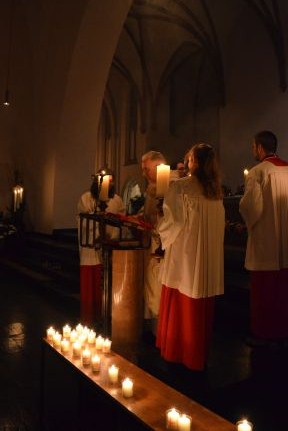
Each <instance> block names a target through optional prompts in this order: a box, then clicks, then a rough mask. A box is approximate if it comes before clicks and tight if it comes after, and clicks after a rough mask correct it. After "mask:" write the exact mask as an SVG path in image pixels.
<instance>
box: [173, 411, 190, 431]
mask: <svg viewBox="0 0 288 431" xmlns="http://www.w3.org/2000/svg"><path fill="white" fill-rule="evenodd" d="M191 425H192V418H191V416H188V415H186V414H181V415H180V416H179V418H178V428H177V431H190V430H191Z"/></svg>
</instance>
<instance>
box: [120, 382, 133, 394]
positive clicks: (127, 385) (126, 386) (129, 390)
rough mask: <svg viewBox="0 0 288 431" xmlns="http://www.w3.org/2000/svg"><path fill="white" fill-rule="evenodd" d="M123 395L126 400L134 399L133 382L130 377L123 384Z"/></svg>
mask: <svg viewBox="0 0 288 431" xmlns="http://www.w3.org/2000/svg"><path fill="white" fill-rule="evenodd" d="M122 395H123V397H125V398H130V397H133V382H132V380H131V379H129V378H128V377H126V379H124V380H123V382H122Z"/></svg>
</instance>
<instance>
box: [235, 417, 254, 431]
mask: <svg viewBox="0 0 288 431" xmlns="http://www.w3.org/2000/svg"><path fill="white" fill-rule="evenodd" d="M236 426H237V431H252V430H253V424H252V422H249V421H247V419H242V420H241V421H238V422H237V423H236Z"/></svg>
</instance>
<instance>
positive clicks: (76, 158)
mask: <svg viewBox="0 0 288 431" xmlns="http://www.w3.org/2000/svg"><path fill="white" fill-rule="evenodd" d="M32 3H33V7H32V4H31V3H30V4H29V5H28V4H24V2H20V6H19V5H18V7H17V16H18V18H17V19H18V21H19V22H18V24H17V33H15V36H16V35H17V38H16V39H15V42H16V41H17V44H16V47H17V49H16V48H15V50H14V51H13V63H12V64H14V66H15V65H16V66H17V67H16V66H15V68H14V67H13V69H12V72H11V83H12V82H13V85H14V87H13V97H15V101H14V102H15V103H13V105H12V104H11V106H10V107H9V110H4V109H3V107H1V110H0V120H1V122H0V140H1V148H0V157H1V164H0V168H1V173H0V179H3V181H1V185H0V192H1V199H0V211H6V207H7V205H8V204H9V201H11V187H12V183H13V172H14V171H15V170H16V169H18V170H19V171H20V172H21V175H22V176H23V182H24V186H25V190H26V196H27V208H26V211H25V212H26V214H25V217H26V219H27V220H26V223H27V226H28V227H29V229H34V230H36V231H40V232H44V233H51V232H52V230H53V229H57V228H71V227H75V226H76V205H77V200H78V198H79V196H80V194H81V193H82V192H83V191H84V190H86V189H88V188H89V186H90V182H91V174H92V173H94V172H95V170H97V169H99V167H100V166H99V165H101V164H102V163H104V162H105V160H104V159H105V157H106V155H105V154H108V158H109V160H108V161H109V162H110V163H111V164H113V165H114V166H113V167H114V169H115V170H116V174H117V191H118V192H119V193H123V190H124V189H125V184H127V182H129V180H130V179H135V180H137V182H139V183H141V186H142V185H143V178H142V177H141V172H140V159H141V154H143V153H144V152H145V151H147V150H149V149H152V148H153V149H158V150H160V151H162V152H163V153H164V154H165V155H166V156H167V158H168V161H169V162H170V163H171V162H174V161H176V160H178V159H179V158H181V157H183V156H184V153H185V152H186V150H187V149H188V148H189V146H190V145H191V143H192V142H193V141H196V140H204V141H206V142H210V143H212V144H214V145H215V146H216V147H217V148H218V150H219V154H220V159H221V166H222V171H223V176H224V178H223V181H224V183H225V184H227V185H228V186H230V187H231V188H232V190H235V189H236V187H237V186H238V185H239V183H240V182H241V181H242V179H243V178H242V174H243V169H244V168H245V167H250V166H252V165H253V163H254V161H253V159H252V156H251V139H252V137H253V134H254V133H256V132H257V131H258V130H260V129H266V128H268V129H271V130H273V131H274V132H275V133H276V134H277V135H278V137H279V142H280V148H279V154H280V155H281V156H283V157H286V158H287V157H288V153H287V151H288V150H287V149H285V148H284V145H285V142H286V141H287V138H288V136H287V125H286V123H287V121H286V115H285V113H286V112H287V107H288V106H287V105H288V97H287V90H286V91H284V89H283V88H281V87H280V80H279V70H278V65H277V52H275V47H274V46H273V43H272V41H271V38H270V36H269V34H268V32H267V29H266V28H265V26H264V24H263V21H261V19H259V17H258V16H257V14H255V11H253V10H252V8H250V7H249V5H248V2H244V1H242V0H233V5H232V4H231V2H229V1H228V0H227V1H224V2H221V5H219V3H218V2H217V7H216V6H215V2H213V1H212V0H210V1H208V2H207V5H208V8H209V10H210V14H211V18H212V20H213V23H214V25H215V31H216V35H217V41H218V44H219V48H220V49H219V50H217V45H215V51H213V52H214V54H215V55H216V54H217V55H216V57H217V56H220V57H221V58H220V57H219V58H218V59H217V61H219V60H220V59H221V60H222V66H223V82H222V83H221V70H220V69H221V67H220V63H219V62H218V63H217V65H218V66H217V67H218V69H217V68H216V69H217V70H216V72H215V69H213V67H211V62H210V60H211V59H210V58H209V55H208V56H207V51H206V50H205V49H204V48H203V45H201V43H199V40H196V39H195V38H193V36H192V33H189V31H188V30H187V29H183V27H181V28H180V26H176V25H175V23H173V22H171V23H170V25H168V24H167V22H168V20H166V22H165V20H164V21H161V20H158V21H157V20H154V21H153V23H149V22H148V20H142V21H141V26H138V24H137V19H136V18H135V16H136V15H137V14H136V12H137V13H139V10H138V9H137V10H136V11H135V9H131V10H130V14H129V15H128V17H127V19H126V21H125V18H126V15H127V14H128V12H129V9H130V4H131V1H130V0H126V1H123V2H117V5H115V2H113V0H109V1H108V0H107V1H105V2H98V1H97V0H94V1H90V2H88V1H87V2H86V1H84V2H83V1H80V0H77V1H76V2H73V7H72V6H71V5H70V3H71V2H68V1H67V2H61V4H59V2H57V1H56V0H53V1H48V0H43V1H42V3H41V5H42V6H41V7H40V5H39V3H38V2H36V1H35V2H32ZM120 3H121V4H120ZM160 3H161V4H163V5H164V4H165V7H167V5H168V4H169V3H170V5H172V6H173V5H174V6H175V4H176V3H175V4H174V2H167V1H166V0H161V2H160ZM166 3H167V4H166ZM186 3H187V4H188V5H190V7H191V3H190V2H189V0H187V2H186ZM268 3H269V7H271V4H272V2H270V1H268ZM278 4H279V7H280V13H281V23H282V31H283V32H284V36H285V37H284V41H286V40H287V28H288V27H287V24H288V22H287V21H288V18H287V4H285V1H284V0H278ZM259 5H260V6H261V2H259ZM172 6H171V7H172ZM232 6H233V7H232ZM0 7H1V12H2V13H1V17H2V18H0V19H1V24H3V25H1V30H0V31H1V33H3V34H2V36H3V37H2V38H0V49H1V52H2V53H3V56H4V58H5V54H7V37H6V38H5V35H4V33H5V31H6V33H7V25H6V30H5V25H4V23H5V18H4V17H5V16H6V17H7V12H8V6H7V2H6V3H5V2H2V3H1V6H0ZM193 7H195V10H194V12H195V13H196V15H197V17H198V18H199V20H200V22H201V24H202V25H203V26H204V29H205V30H207V32H208V33H209V32H210V33H209V37H211V40H213V41H214V42H215V41H216V39H215V35H214V34H213V31H212V29H211V27H209V25H208V21H207V16H206V15H205V13H204V12H203V9H202V8H201V2H193ZM172 12H173V14H175V13H178V12H179V11H178V10H177V8H176V6H175V7H174V9H173V10H172ZM133 13H134V14H136V15H135V16H134V17H133V16H132V15H133ZM143 13H145V11H144V12H143ZM181 13H182V14H183V11H182V12H181ZM168 16H170V15H168ZM183 17H184V14H183V15H181V19H182V18H183ZM6 21H7V19H6ZM63 23H65V25H63ZM124 24H125V26H124V27H123V25H124ZM127 26H128V27H127ZM127 28H128V29H129V31H132V34H133V37H132V38H131V34H130V36H129V34H128V32H127ZM165 38H166V39H165ZM5 40H6V42H5ZM165 41H166V42H165ZM215 43H216V42H215ZM137 47H138V48H139V47H141V49H143V50H144V51H142V56H141V55H139V52H137ZM285 50H286V51H285V56H286V57H287V46H286V45H285ZM111 65H112V66H111ZM110 66H111V69H110ZM214 66H215V65H214ZM109 69H110V70H111V72H110V74H109ZM120 70H121V72H120ZM285 74H286V79H287V70H286V69H285ZM189 77H190V82H188V78H189ZM12 78H13V80H12ZM0 79H1V83H2V84H1V91H2V94H3V93H4V87H5V85H4V82H5V70H4V67H3V68H1V69H0ZM223 83H224V88H223V87H221V85H222V84H223ZM105 88H106V90H105ZM131 89H134V90H135V94H134V98H136V99H137V103H136V102H135V100H136V99H134V102H133V103H134V105H133V104H132V105H133V106H134V108H133V109H134V111H133V115H132V117H131V110H130V111H129V107H131V104H130V102H131V99H129V97H130V96H131ZM108 90H109V91H110V97H111V100H113V101H114V105H113V104H110V105H109V104H108V105H107V106H108V108H109V109H108V111H107V112H108V113H109V118H110V121H111V123H110V126H111V139H110V140H109V141H106V142H105V139H104V138H103V136H104V135H103V133H102V134H101V133H100V134H99V127H102V126H103V124H102V123H101V122H102V121H103V120H102V118H103V116H102V115H101V107H102V102H103V98H104V95H105V94H106V93H107V91H108ZM11 91H12V87H11ZM171 109H172V111H171ZM99 123H100V124H99ZM136 123H137V127H136V129H135V130H134V128H135V124H136ZM129 124H130V126H131V127H132V128H133V133H131V130H128V129H127V126H129ZM128 136H129V137H128ZM129 139H130V141H129ZM133 139H135V142H136V147H135V160H134V161H133V160H130V161H127V157H126V152H127V145H129V142H130V143H131V140H133ZM107 142H108V146H109V148H108V150H109V151H108V153H107V151H106V149H105V145H107ZM132 152H133V151H132Z"/></svg>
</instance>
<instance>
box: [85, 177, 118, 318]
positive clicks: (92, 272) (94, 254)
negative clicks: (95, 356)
mask: <svg viewBox="0 0 288 431" xmlns="http://www.w3.org/2000/svg"><path fill="white" fill-rule="evenodd" d="M110 177H111V181H110V184H109V195H108V197H109V199H108V201H107V202H106V209H105V211H106V212H107V213H114V214H120V213H122V214H123V213H124V211H125V207H124V203H123V201H122V198H121V197H120V196H118V195H117V194H116V193H115V190H114V181H113V175H112V176H110ZM98 204H99V190H98V177H95V179H94V180H93V182H92V184H91V188H90V191H86V192H85V193H83V194H82V196H81V197H80V200H79V202H78V206H77V209H78V213H90V214H91V213H94V212H96V209H97V206H98ZM82 227H83V234H85V233H84V232H85V230H86V225H85V221H84V223H83V226H82ZM79 229H80V223H79V219H78V234H79V236H80V230H79ZM109 229H110V231H111V229H113V228H111V227H109ZM110 231H109V233H110V236H111V235H113V232H110ZM90 235H92V232H90ZM79 255H80V305H81V312H80V315H81V322H82V323H85V324H86V325H92V324H95V323H96V322H97V321H98V322H99V321H100V320H101V317H102V287H101V275H102V266H103V265H102V259H101V250H100V249H95V248H87V247H81V245H80V244H79Z"/></svg>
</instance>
